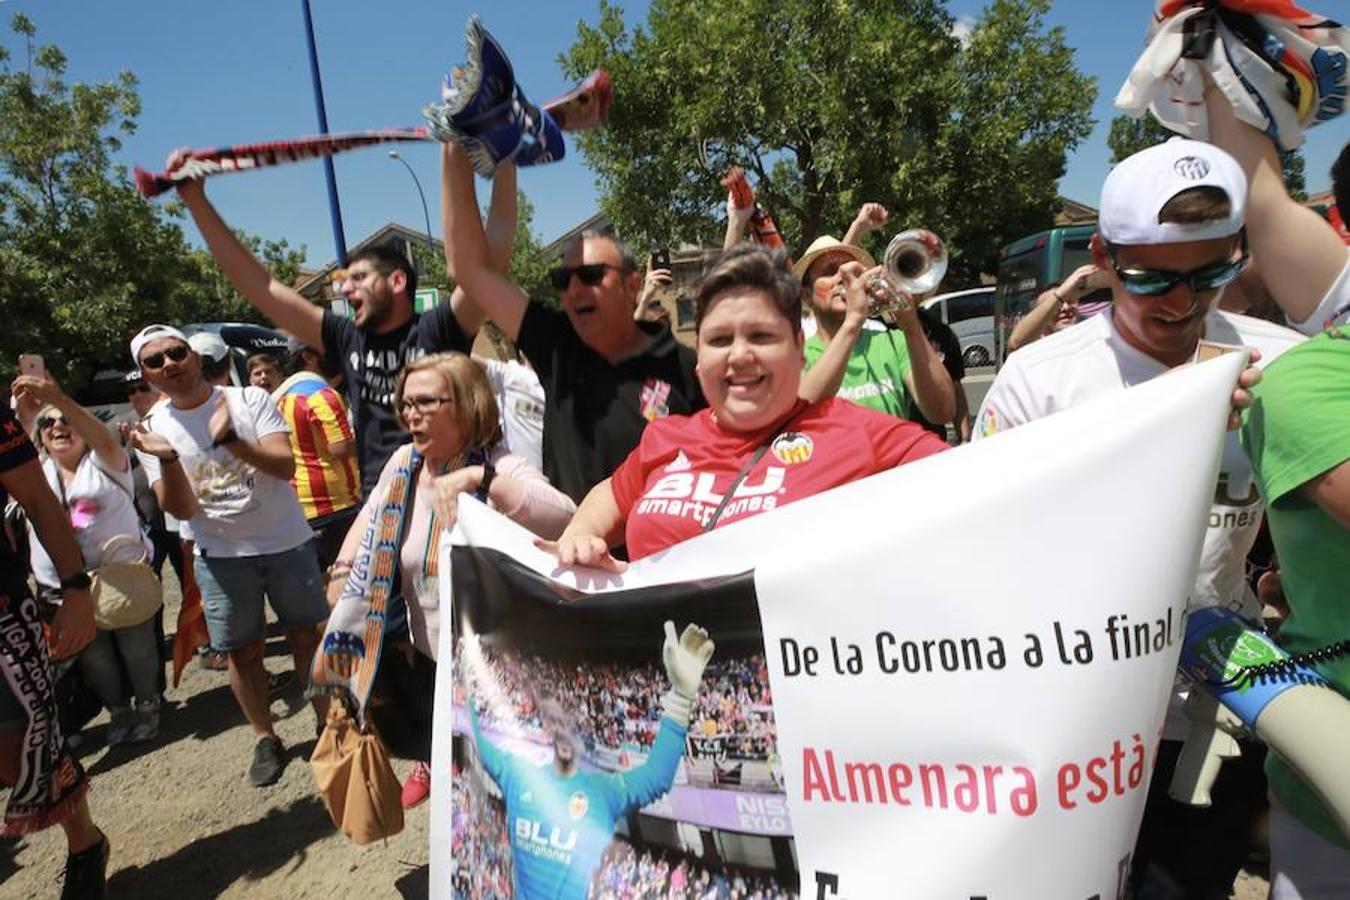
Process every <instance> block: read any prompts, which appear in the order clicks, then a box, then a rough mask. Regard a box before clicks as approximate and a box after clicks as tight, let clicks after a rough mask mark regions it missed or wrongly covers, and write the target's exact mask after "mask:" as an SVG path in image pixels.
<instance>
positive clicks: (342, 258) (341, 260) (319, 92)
mask: <svg viewBox="0 0 1350 900" xmlns="http://www.w3.org/2000/svg"><path fill="white" fill-rule="evenodd" d="M300 9H301V11H302V12H304V14H305V37H306V39H307V40H308V42H309V74H310V80H311V81H313V82H314V106H315V107H316V108H317V109H318V111H319V132H320V133H321V134H327V133H328V113H326V112H325V111H324V106H323V81H322V79H320V78H319V52H318V50H317V49H315V47H314V19H313V17H311V16H310V13H309V0H300ZM323 172H324V176H325V178H326V179H327V181H328V213H329V215H330V216H331V218H332V220H333V243H334V244H335V245H337V264H338V266H345V265H346V264H347V241H346V239H345V238H344V237H343V236H342V207H341V206H340V205H339V204H338V192H337V176H336V175H334V174H333V158H332V157H331V156H325V157H324V158H323Z"/></svg>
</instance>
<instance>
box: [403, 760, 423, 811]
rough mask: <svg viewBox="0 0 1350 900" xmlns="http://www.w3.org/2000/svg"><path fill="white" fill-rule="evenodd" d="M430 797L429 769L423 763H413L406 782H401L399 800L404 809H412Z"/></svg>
mask: <svg viewBox="0 0 1350 900" xmlns="http://www.w3.org/2000/svg"><path fill="white" fill-rule="evenodd" d="M430 796H431V767H430V766H428V765H427V764H426V763H424V762H416V763H413V767H412V771H411V772H409V773H408V780H407V781H405V782H403V791H402V792H401V794H400V798H399V799H400V800H402V802H403V808H404V809H412V808H413V807H414V806H417V805H419V804H421V803H425V802H426V799H427V798H428V797H430Z"/></svg>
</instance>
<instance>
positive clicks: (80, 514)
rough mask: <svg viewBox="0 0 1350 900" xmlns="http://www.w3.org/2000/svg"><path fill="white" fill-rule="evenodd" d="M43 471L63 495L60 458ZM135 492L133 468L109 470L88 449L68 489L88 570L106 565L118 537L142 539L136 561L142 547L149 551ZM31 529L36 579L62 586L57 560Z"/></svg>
mask: <svg viewBox="0 0 1350 900" xmlns="http://www.w3.org/2000/svg"><path fill="white" fill-rule="evenodd" d="M42 472H43V474H44V475H46V476H47V486H48V487H50V488H51V489H52V493H53V494H55V495H56V496H57V498H58V499H59V498H60V497H61V496H62V493H61V474H60V471H59V470H58V469H57V465H56V460H54V459H50V458H49V459H46V460H44V461H43V463H42ZM132 490H133V486H132V478H131V467H130V466H128V467H127V470H126V471H125V472H115V471H112V470H111V469H106V468H104V467H103V465H102V464H101V462H100V461H99V460H98V458H97V456H96V455H95V454H94V452H93V451H90V452H88V453H86V454H85V455H84V458H83V459H81V460H80V464H79V465H78V466H76V467H75V477H74V478H73V479H71V482H70V484H69V485H67V486H66V488H65V507H66V512H67V515H68V516H69V518H70V524H71V527H72V528H74V530H75V539H76V540H77V541H78V542H79V545H80V554H81V555H82V556H83V557H84V564H85V566H86V567H87V568H89V569H91V570H92V569H97V568H98V567H99V566H101V565H102V564H103V562H104V560H103V552H102V551H103V545H104V544H106V543H107V542H108V541H109V540H110V539H111V538H114V537H117V536H118V535H127V536H129V537H132V538H134V539H135V540H136V541H137V542H138V546H137V547H136V548H133V549H130V551H129V554H128V555H129V556H130V557H131V558H132V559H135V558H137V556H138V555H139V554H138V553H137V550H145V549H148V548H145V546H144V537H143V536H142V535H141V523H140V519H139V518H138V517H137V515H136V507H135V506H134V505H133V504H132V502H131V496H132V495H131V491H132ZM28 529H29V531H28V536H29V547H30V548H31V549H30V560H31V562H32V565H33V577H34V578H36V579H37V582H38V584H41V585H45V586H47V587H57V586H58V585H60V584H61V576H60V575H58V574H57V572H56V564H55V563H53V562H52V559H51V557H50V556H48V555H47V550H46V548H44V547H43V546H42V542H41V541H39V540H38V538H37V534H36V533H35V532H34V531H33V526H32V524H31V523H30V524H29V526H28ZM119 560H120V558H119Z"/></svg>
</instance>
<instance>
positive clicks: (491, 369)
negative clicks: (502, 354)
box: [474, 357, 544, 471]
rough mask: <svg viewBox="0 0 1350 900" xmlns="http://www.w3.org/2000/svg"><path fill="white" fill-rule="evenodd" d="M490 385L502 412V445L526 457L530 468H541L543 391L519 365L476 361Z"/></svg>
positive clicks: (542, 456)
mask: <svg viewBox="0 0 1350 900" xmlns="http://www.w3.org/2000/svg"><path fill="white" fill-rule="evenodd" d="M474 359H476V360H477V361H478V362H479V363H481V364H482V366H483V369H484V371H486V372H487V377H488V381H489V382H491V383H492V393H493V395H495V396H496V398H497V408H498V409H499V410H500V411H501V421H502V442H503V443H504V444H505V445H506V449H507V452H509V453H514V454H516V455H517V456H523V457H525V461H526V462H527V463H529V464H530V466H531V467H533V468H535V469H538V470H541V471H542V470H543V468H544V388H543V386H542V385H541V384H540V383H539V376H538V375H536V374H535V373H534V369H531V368H530V367H529V366H525V365H521V364H520V363H518V362H514V361H511V362H499V361H498V360H495V359H479V358H478V357H474Z"/></svg>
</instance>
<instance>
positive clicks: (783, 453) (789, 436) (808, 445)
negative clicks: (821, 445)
mask: <svg viewBox="0 0 1350 900" xmlns="http://www.w3.org/2000/svg"><path fill="white" fill-rule="evenodd" d="M770 449H771V450H773V455H774V458H775V459H777V460H778V461H779V462H780V463H782V464H783V465H786V466H791V465H795V464H797V463H804V462H807V461H809V460H810V459H811V454H812V452H814V451H815V449H816V445H815V443H814V442H813V441H812V440H811V437H810V435H805V434H802V433H801V432H799V431H785V432H783V433H782V434H780V435H779V436H778V437H776V438H774V439H773V444H772V445H771V446H770Z"/></svg>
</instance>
